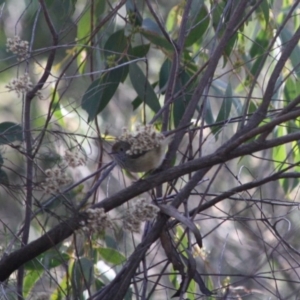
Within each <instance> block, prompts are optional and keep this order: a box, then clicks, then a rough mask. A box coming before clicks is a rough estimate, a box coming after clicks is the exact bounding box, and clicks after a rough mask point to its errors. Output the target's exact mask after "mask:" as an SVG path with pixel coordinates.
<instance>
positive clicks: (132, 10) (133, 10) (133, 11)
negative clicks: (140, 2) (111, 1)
mask: <svg viewBox="0 0 300 300" xmlns="http://www.w3.org/2000/svg"><path fill="white" fill-rule="evenodd" d="M103 2H104V1H103ZM126 10H127V14H128V20H129V23H130V24H131V25H133V26H141V25H142V22H143V18H142V16H141V14H140V12H139V11H138V9H137V6H136V4H135V2H134V1H133V0H127V1H126Z"/></svg>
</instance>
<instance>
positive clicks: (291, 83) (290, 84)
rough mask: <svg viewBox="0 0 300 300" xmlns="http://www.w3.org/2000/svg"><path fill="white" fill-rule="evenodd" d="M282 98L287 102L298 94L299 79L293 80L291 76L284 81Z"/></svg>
mask: <svg viewBox="0 0 300 300" xmlns="http://www.w3.org/2000/svg"><path fill="white" fill-rule="evenodd" d="M283 94H284V99H285V100H287V101H288V103H289V102H291V101H293V100H294V99H295V98H296V97H297V96H298V95H300V81H299V80H293V79H292V78H291V77H288V79H287V80H286V82H285V86H284V90H283Z"/></svg>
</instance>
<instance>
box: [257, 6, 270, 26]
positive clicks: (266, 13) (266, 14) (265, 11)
mask: <svg viewBox="0 0 300 300" xmlns="http://www.w3.org/2000/svg"><path fill="white" fill-rule="evenodd" d="M258 9H259V10H261V11H262V13H263V15H264V18H265V23H266V27H265V28H267V27H268V25H269V19H270V13H269V3H268V1H267V0H263V1H262V3H261V4H260V6H259V7H258Z"/></svg>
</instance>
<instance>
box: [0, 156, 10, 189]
mask: <svg viewBox="0 0 300 300" xmlns="http://www.w3.org/2000/svg"><path fill="white" fill-rule="evenodd" d="M1 158H2V156H1ZM0 185H9V179H8V176H7V174H6V172H5V171H3V170H2V169H0Z"/></svg>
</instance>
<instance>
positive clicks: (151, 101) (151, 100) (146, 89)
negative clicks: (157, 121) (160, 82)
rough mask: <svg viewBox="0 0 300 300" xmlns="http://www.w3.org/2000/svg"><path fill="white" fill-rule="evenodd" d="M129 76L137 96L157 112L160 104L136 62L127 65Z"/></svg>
mask: <svg viewBox="0 0 300 300" xmlns="http://www.w3.org/2000/svg"><path fill="white" fill-rule="evenodd" d="M129 76H130V80H131V83H132V86H133V87H134V89H135V91H136V92H137V94H138V96H139V97H140V98H141V99H142V100H143V101H144V102H145V103H146V104H147V105H148V106H149V107H150V108H151V109H152V110H153V111H154V112H157V111H159V109H160V104H159V101H158V98H157V96H156V94H155V92H154V90H153V88H152V86H151V84H150V83H149V81H148V79H147V78H146V77H145V75H144V73H143V72H142V70H141V69H140V68H139V66H138V65H137V64H136V63H132V64H130V66H129Z"/></svg>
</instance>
